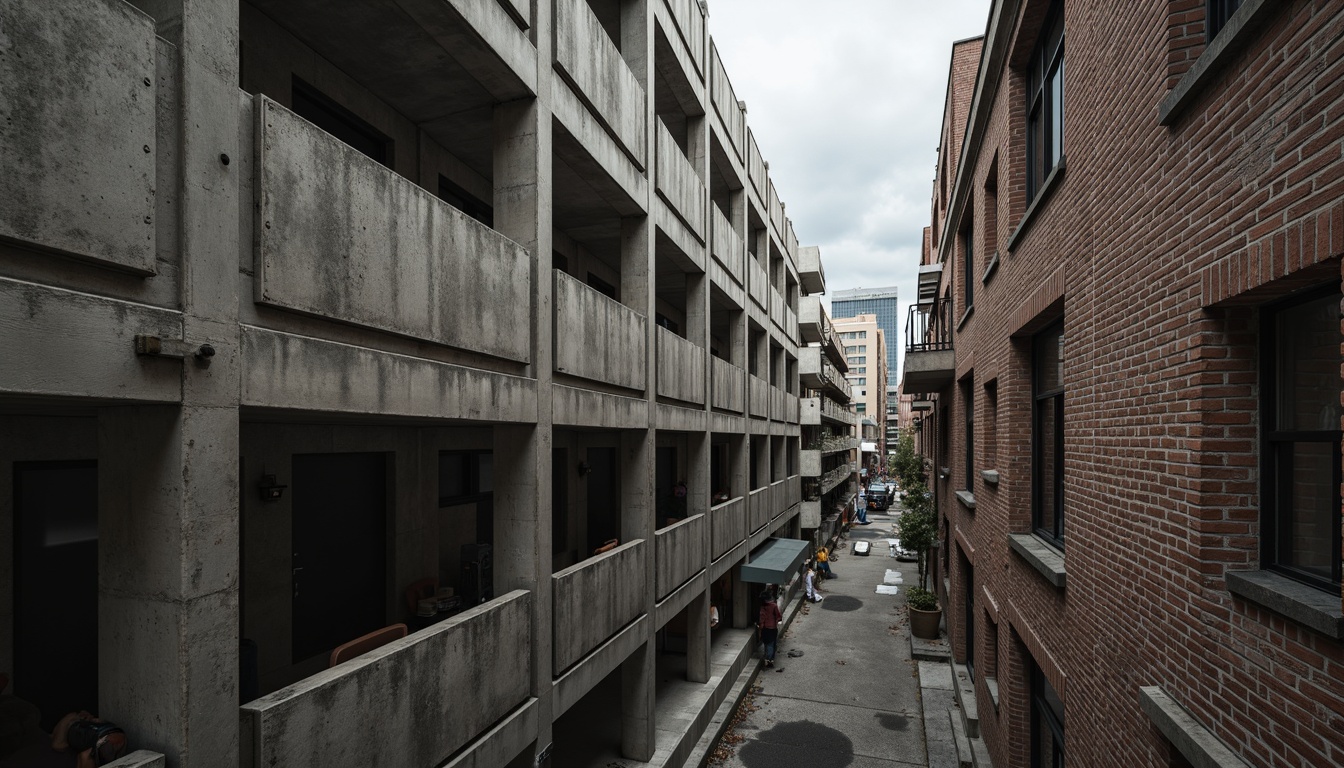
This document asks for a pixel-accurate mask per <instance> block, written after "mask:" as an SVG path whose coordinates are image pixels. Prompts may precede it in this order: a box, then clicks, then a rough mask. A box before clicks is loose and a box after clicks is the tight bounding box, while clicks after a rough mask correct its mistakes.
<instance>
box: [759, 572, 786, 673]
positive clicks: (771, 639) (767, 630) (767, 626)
mask: <svg viewBox="0 0 1344 768" xmlns="http://www.w3.org/2000/svg"><path fill="white" fill-rule="evenodd" d="M783 620H784V614H783V613H781V612H780V610H779V604H778V603H776V602H775V596H774V594H773V593H771V592H770V590H766V591H764V592H762V593H761V613H760V616H758V617H757V619H756V629H757V630H758V631H760V633H761V643H762V644H764V645H765V666H767V667H773V666H775V646H776V645H777V644H778V643H779V623H780V622H781V621H783Z"/></svg>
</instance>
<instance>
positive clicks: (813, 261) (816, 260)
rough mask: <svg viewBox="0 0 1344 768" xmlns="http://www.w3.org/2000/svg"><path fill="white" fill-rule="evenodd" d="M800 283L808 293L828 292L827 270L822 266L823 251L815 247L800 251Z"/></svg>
mask: <svg viewBox="0 0 1344 768" xmlns="http://www.w3.org/2000/svg"><path fill="white" fill-rule="evenodd" d="M798 282H799V284H800V285H802V286H803V290H804V291H806V292H807V293H825V292H826V270H825V269H823V268H822V264H821V249H820V248H818V247H817V246H815V245H805V246H802V247H801V248H799V249H798Z"/></svg>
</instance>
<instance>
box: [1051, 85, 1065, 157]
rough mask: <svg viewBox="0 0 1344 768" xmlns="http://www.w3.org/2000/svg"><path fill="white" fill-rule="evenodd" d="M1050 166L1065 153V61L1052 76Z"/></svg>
mask: <svg viewBox="0 0 1344 768" xmlns="http://www.w3.org/2000/svg"><path fill="white" fill-rule="evenodd" d="M1050 123H1051V125H1050V167H1051V168H1054V167H1055V166H1056V165H1058V164H1059V158H1060V157H1061V156H1062V155H1063V154H1064V62H1063V61H1060V62H1059V68H1058V69H1056V70H1055V73H1054V74H1053V75H1051V77H1050Z"/></svg>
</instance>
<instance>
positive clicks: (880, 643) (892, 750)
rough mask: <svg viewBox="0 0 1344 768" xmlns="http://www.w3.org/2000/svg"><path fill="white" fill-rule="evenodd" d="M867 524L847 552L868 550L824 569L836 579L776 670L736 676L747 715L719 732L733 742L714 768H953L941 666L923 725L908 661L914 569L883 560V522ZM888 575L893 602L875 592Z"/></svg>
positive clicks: (843, 554)
mask: <svg viewBox="0 0 1344 768" xmlns="http://www.w3.org/2000/svg"><path fill="white" fill-rule="evenodd" d="M869 519H870V520H871V521H872V523H873V524H872V525H868V526H859V527H855V528H854V529H852V531H851V533H850V535H849V543H852V542H855V541H860V540H867V541H870V542H871V543H872V555H870V556H868V557H860V556H856V555H853V554H852V552H851V548H850V547H849V546H848V545H844V546H842V547H841V548H839V551H838V554H839V556H840V561H839V562H837V563H835V564H834V565H833V568H834V570H835V572H836V574H837V576H838V578H835V579H831V580H828V581H826V582H824V583H823V587H824V590H825V591H824V592H823V594H824V595H825V599H824V600H823V601H822V602H821V603H815V604H804V605H803V606H802V608H801V610H800V611H799V613H798V614H797V616H796V617H795V618H794V620H793V622H792V624H790V626H789V627H788V629H787V631H786V632H785V633H784V636H783V638H782V639H781V642H780V647H779V652H778V654H777V656H776V667H775V668H774V669H762V668H760V667H759V663H757V664H754V665H753V666H752V670H754V672H755V674H756V678H755V680H754V682H752V681H750V680H749V679H748V676H749V675H751V674H752V672H751V671H749V672H747V673H744V681H743V684H744V685H746V684H748V683H751V684H752V685H753V688H752V695H751V696H750V697H749V701H750V703H751V706H748V707H747V708H746V709H747V711H744V712H742V713H741V715H742V718H741V720H740V722H738V723H737V724H736V725H735V726H732V727H730V729H729V733H731V734H735V735H734V736H733V737H732V738H729V739H727V740H726V742H725V743H727V746H729V747H731V750H732V753H733V754H732V755H731V756H730V757H728V758H727V760H726V761H724V762H722V763H718V764H721V765H724V766H728V767H729V768H789V766H799V767H800V768H802V767H806V768H819V767H820V766H827V767H831V766H835V767H836V768H841V767H843V766H854V768H870V767H871V768H879V767H885V768H896V767H899V766H936V767H937V768H943V767H944V766H956V765H957V756H956V749H955V746H954V743H953V737H952V733H951V724H950V721H949V717H948V709H949V704H948V703H947V702H945V701H943V700H942V699H941V698H939V695H940V694H941V695H945V696H947V697H948V698H950V696H951V690H950V688H951V686H950V683H948V682H947V681H943V680H942V679H941V677H940V676H939V675H938V674H937V672H936V670H937V669H947V667H946V665H945V664H930V665H929V667H930V669H929V672H928V674H927V675H926V677H928V678H930V680H929V682H930V683H932V684H933V686H935V687H934V688H933V689H931V691H930V693H932V694H933V696H934V698H935V699H936V700H937V701H936V703H935V708H934V709H932V710H931V712H932V714H931V715H930V720H929V722H928V723H926V722H925V716H924V707H923V706H922V697H923V695H924V693H923V692H922V691H921V680H920V671H919V664H920V662H917V661H914V660H913V659H912V658H911V647H910V639H909V626H908V620H907V618H906V611H905V589H906V588H907V587H908V586H909V585H910V584H913V583H914V582H915V581H916V579H917V573H916V569H915V564H914V563H898V562H897V561H896V560H894V559H892V558H890V557H888V555H887V553H888V549H887V545H886V542H885V539H887V538H888V537H889V536H890V530H891V525H890V523H891V519H892V518H891V516H889V515H884V514H870V516H869ZM889 569H890V570H894V571H896V572H897V573H898V574H899V575H900V579H901V581H902V582H903V583H901V584H899V585H897V586H898V587H899V592H898V594H896V595H885V594H878V593H877V591H876V588H877V586H878V585H882V584H883V583H884V581H889V579H886V578H885V577H886V576H887V571H888V570H889ZM790 652H794V653H795V654H796V653H797V652H801V653H802V655H801V656H790ZM924 663H925V664H928V662H924ZM951 706H955V704H954V703H953V704H952V705H951ZM752 707H754V709H753V708H752ZM730 716H731V713H727V715H725V719H728V718H730ZM738 737H740V741H738ZM721 752H722V751H721ZM713 753H714V750H713V749H709V750H707V754H710V755H712V754H713ZM711 764H714V763H711Z"/></svg>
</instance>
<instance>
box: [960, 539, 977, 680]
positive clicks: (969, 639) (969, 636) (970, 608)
mask: <svg viewBox="0 0 1344 768" xmlns="http://www.w3.org/2000/svg"><path fill="white" fill-rule="evenodd" d="M961 557H962V568H963V570H962V572H963V573H965V574H966V583H965V584H963V585H962V588H963V589H964V590H965V592H964V595H963V597H964V602H965V605H963V606H962V607H963V608H965V611H966V630H965V634H966V672H967V674H969V675H970V676H971V679H972V680H974V679H975V566H974V565H971V561H970V559H969V558H967V557H966V553H965V552H963V553H962V555H961Z"/></svg>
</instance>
